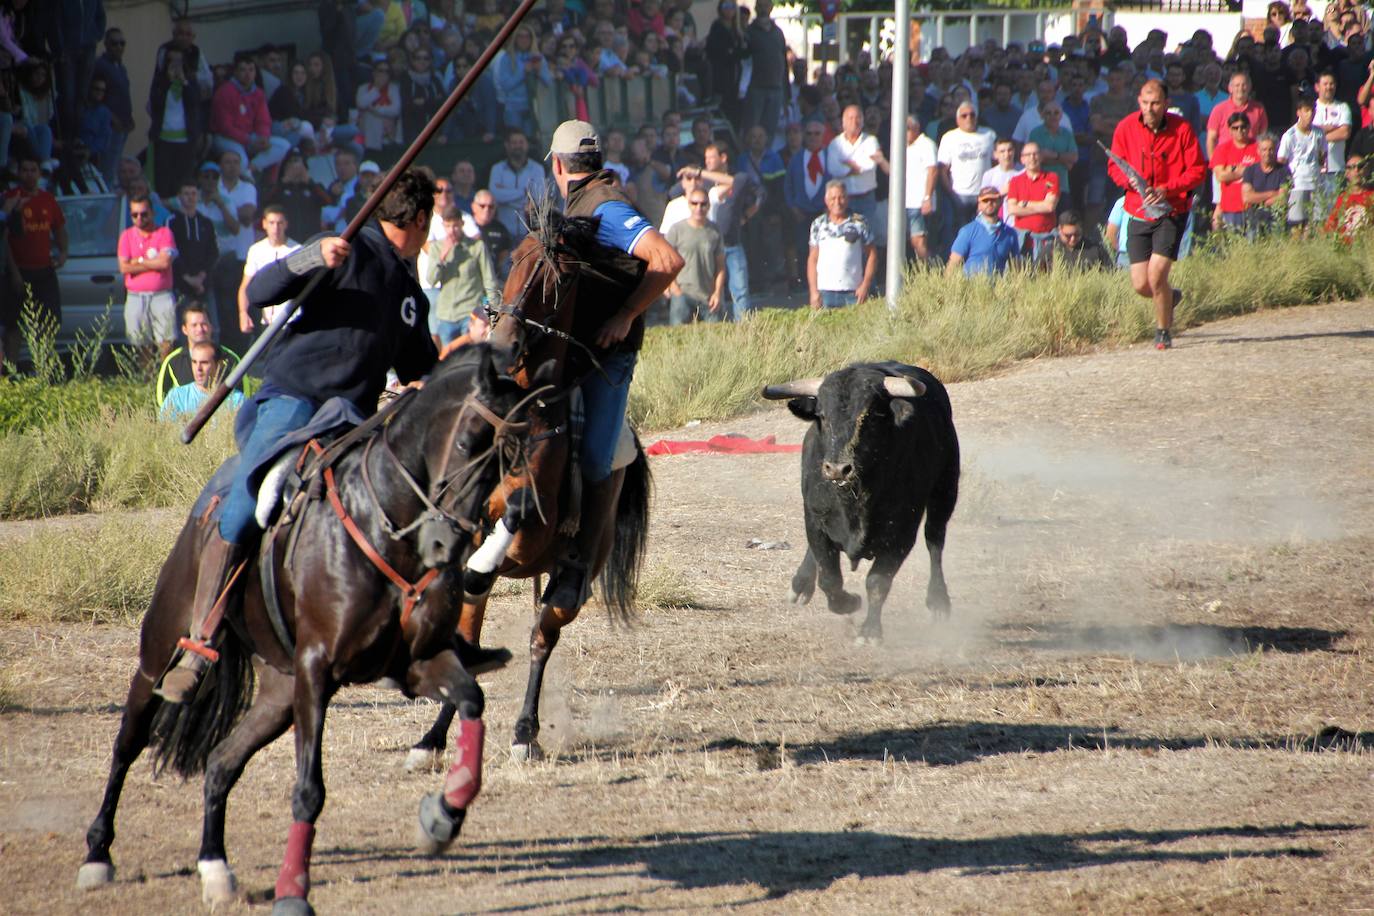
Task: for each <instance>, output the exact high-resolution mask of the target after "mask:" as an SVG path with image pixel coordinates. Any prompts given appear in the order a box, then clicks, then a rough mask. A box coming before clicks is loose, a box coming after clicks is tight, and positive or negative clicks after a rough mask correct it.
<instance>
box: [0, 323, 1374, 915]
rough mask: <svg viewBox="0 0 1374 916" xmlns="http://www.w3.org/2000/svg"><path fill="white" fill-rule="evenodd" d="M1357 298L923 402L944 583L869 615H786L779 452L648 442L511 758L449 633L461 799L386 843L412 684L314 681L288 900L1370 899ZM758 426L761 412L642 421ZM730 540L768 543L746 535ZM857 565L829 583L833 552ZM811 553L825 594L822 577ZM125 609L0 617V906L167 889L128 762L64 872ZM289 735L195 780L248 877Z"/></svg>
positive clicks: (903, 580)
mask: <svg viewBox="0 0 1374 916" xmlns="http://www.w3.org/2000/svg"><path fill="white" fill-rule="evenodd" d="M1371 328H1374V304H1370V303H1362V304H1344V305H1333V306H1326V307H1314V308H1304V309H1294V310H1289V311H1281V312H1270V313H1265V314H1259V315H1253V316H1249V317H1245V318H1241V319H1237V320H1232V321H1227V322H1222V323H1218V324H1214V325H1210V326H1207V327H1203V328H1199V329H1194V330H1192V331H1189V332H1186V333H1184V334H1182V335H1180V337H1179V339H1178V346H1177V348H1176V349H1175V350H1174V351H1172V352H1170V353H1163V354H1161V353H1157V352H1156V351H1154V350H1153V349H1148V348H1146V347H1143V346H1142V347H1136V348H1132V349H1128V350H1124V351H1116V352H1105V353H1100V354H1093V355H1088V356H1083V357H1078V358H1072V359H1060V360H1052V361H1043V362H1035V363H1030V364H1026V365H1023V366H1019V367H1017V368H1016V369H1014V370H1013V371H1011V372H1009V373H1008V374H1006V375H1004V376H1002V377H999V378H995V379H990V380H986V381H982V382H976V383H970V384H959V385H953V386H951V389H950V396H951V399H952V401H953V404H954V411H955V421H956V423H957V424H958V427H959V431H960V434H961V439H962V443H963V448H964V454H965V465H964V469H965V477H964V485H963V493H962V496H961V503H960V507H959V509H958V510H957V511H956V513H955V516H954V519H953V521H952V522H951V526H950V539H949V544H948V547H947V550H946V552H945V561H946V564H945V565H946V573H947V576H948V580H949V583H950V590H951V593H952V597H953V601H954V614H953V617H952V618H951V619H950V620H949V621H948V622H946V623H939V624H937V623H933V622H932V621H931V620H930V619H929V617H928V615H927V613H926V611H925V609H924V606H923V596H924V590H925V582H926V562H925V556H924V550H923V549H922V548H921V547H920V546H918V547H917V549H916V551H914V552H913V555H912V556H911V557H910V559H909V560H908V562H907V564H906V566H905V567H904V568H903V570H902V572H901V574H900V576H899V577H898V581H897V586H896V588H895V589H894V594H893V597H892V599H891V601H890V602H889V605H888V609H887V615H886V624H887V639H886V642H885V643H884V644H883V645H882V646H880V647H876V648H874V647H858V646H855V645H854V644H853V640H852V628H853V623H852V622H851V621H850V620H849V619H846V618H839V617H836V616H833V615H831V614H830V613H829V612H828V611H826V610H825V609H824V606H823V604H822V606H820V607H817V606H815V605H813V606H811V607H807V608H796V607H793V606H791V605H789V604H787V603H786V601H785V598H786V595H787V590H788V581H789V579H790V576H791V574H792V571H793V569H794V568H795V566H796V564H797V563H798V561H799V560H800V559H801V556H802V552H803V550H804V548H805V538H804V536H803V533H802V526H801V504H800V493H799V488H798V457H797V456H796V455H768V456H754V457H726V456H713V455H702V456H685V457H677V458H665V459H654V461H653V470H654V474H655V478H656V483H657V496H656V502H655V505H654V510H653V511H654V516H653V529H652V532H651V538H652V546H651V558H650V567H651V568H650V571H649V583H648V588H647V591H648V593H649V596H650V597H654V598H657V599H659V600H664V599H666V598H668V597H671V596H673V595H676V597H677V599H678V600H679V601H684V602H685V603H687V604H689V605H690V606H689V607H686V608H683V609H676V610H658V609H651V610H646V611H645V612H644V614H643V618H642V620H641V621H640V623H639V625H638V626H637V627H635V628H633V629H631V630H626V629H624V628H617V627H613V626H611V625H610V624H609V623H608V622H607V620H606V619H605V615H604V614H602V613H600V612H598V611H594V610H589V611H588V612H587V613H586V614H585V615H584V617H583V619H582V620H580V621H578V622H577V623H576V624H575V625H574V626H572V627H571V628H569V629H568V630H567V631H566V634H565V636H564V640H563V643H562V645H561V646H560V647H559V649H558V651H557V653H556V655H555V658H554V662H553V664H552V666H551V670H550V675H549V681H548V689H547V691H546V694H545V703H544V724H545V730H544V744H545V747H546V749H547V750H548V751H549V752H550V756H549V759H547V760H545V761H542V762H538V763H533V764H516V763H512V762H511V761H510V760H509V759H508V758H507V755H506V753H505V750H504V747H505V745H506V743H507V742H508V741H509V735H510V729H511V727H512V724H513V721H514V718H515V715H516V713H517V711H518V707H519V704H520V699H521V696H522V693H523V688H524V680H525V666H524V664H523V658H522V656H523V652H522V651H518V650H520V648H521V646H523V645H524V642H525V634H526V630H527V627H528V625H529V608H528V601H529V599H528V593H527V592H526V591H521V592H519V593H518V594H515V593H510V594H508V595H507V596H506V597H504V598H502V599H501V600H500V601H498V602H497V603H496V604H495V606H494V607H493V610H492V612H491V615H490V617H489V621H490V622H489V624H488V630H487V639H488V641H489V642H490V643H492V644H497V645H506V646H509V647H510V648H512V649H515V650H517V661H516V663H515V664H513V665H512V666H511V667H510V668H508V669H506V670H505V671H502V672H498V673H495V674H492V675H489V676H487V677H485V678H484V684H485V686H486V689H487V696H488V712H487V722H488V728H489V736H490V740H489V742H488V750H487V770H486V779H485V787H484V791H483V794H482V796H481V798H480V799H479V800H478V802H477V803H476V804H475V806H474V808H473V810H472V813H471V815H470V817H469V818H468V822H467V825H466V826H465V828H464V833H463V836H462V838H461V840H460V842H459V843H458V844H457V845H456V846H455V847H454V849H453V851H452V852H451V853H450V854H449V855H448V856H446V857H444V858H439V859H432V858H425V857H423V856H421V855H419V854H418V853H416V852H415V851H414V850H413V847H412V845H411V838H412V834H413V822H414V818H415V810H416V805H417V802H418V800H419V798H420V796H421V795H422V794H423V793H425V792H428V791H433V790H434V789H436V788H437V787H438V786H439V783H440V777H438V776H437V775H433V774H415V775H412V774H407V773H405V772H403V771H402V769H401V761H402V759H403V757H404V752H405V749H406V748H407V747H408V746H409V744H411V743H412V742H413V741H414V740H415V739H416V738H418V736H419V735H420V733H421V731H422V729H423V727H424V726H425V725H427V724H428V722H429V720H430V718H431V716H432V715H433V712H434V707H433V706H432V705H430V704H428V703H424V702H408V701H405V700H404V699H402V698H401V697H400V696H399V695H398V694H396V693H393V692H388V691H385V690H382V689H376V688H357V689H352V690H349V691H346V692H345V693H344V694H343V695H342V696H341V697H340V699H339V701H338V702H337V703H335V705H334V706H333V707H332V708H331V711H330V716H329V722H328V725H327V732H326V757H325V773H326V780H327V785H328V788H329V793H330V794H329V797H328V801H327V803H326V807H325V811H324V814H323V816H322V817H321V819H320V823H319V838H318V840H317V843H316V856H315V866H314V873H313V874H314V879H315V889H314V892H313V893H312V901H313V903H314V904H315V906H316V907H317V908H318V909H319V910H320V911H321V912H334V913H339V912H358V913H407V914H418V913H451V912H510V911H555V912H604V911H639V910H653V911H659V910H688V909H695V910H703V909H723V908H736V909H741V910H748V911H757V912H785V913H795V912H813V911H814V912H827V913H830V912H852V911H865V912H901V913H907V912H926V911H940V912H965V913H973V912H977V913H983V912H1028V911H1029V912H1043V911H1086V912H1104V911H1106V912H1128V913H1142V912H1169V913H1173V912H1179V911H1206V912H1244V913H1254V912H1260V911H1274V912H1295V911H1307V912H1334V911H1345V910H1368V909H1369V908H1370V906H1371V901H1374V868H1372V867H1371V863H1374V832H1371V828H1370V823H1371V815H1372V814H1374V804H1372V803H1371V788H1374V786H1372V785H1371V777H1372V776H1374V755H1371V753H1370V749H1371V747H1374V707H1372V706H1371V692H1372V691H1374V663H1372V661H1371V658H1372V656H1371V652H1372V651H1374V643H1371V639H1372V638H1374V620H1371V608H1372V607H1374V601H1372V600H1371V598H1374V585H1372V584H1371V583H1374V523H1371V521H1370V518H1371V515H1370V509H1371V507H1372V505H1374V493H1371V486H1370V481H1371V480H1374V449H1371V448H1370V443H1371V442H1374V398H1372V397H1371V396H1370V379H1371V378H1374V331H1371V330H1370V329H1371ZM717 432H738V433H744V434H748V435H755V436H756V435H765V434H770V433H772V434H776V435H777V436H778V437H779V440H780V441H788V442H796V441H800V439H801V435H802V433H803V428H802V426H801V424H800V423H799V422H797V421H795V420H793V419H792V418H791V416H790V415H789V414H788V413H787V412H786V411H785V410H783V409H781V408H775V409H771V410H767V411H763V412H760V413H757V414H755V415H753V416H749V417H745V418H742V419H739V420H735V421H730V422H727V423H712V424H703V425H701V426H697V427H694V428H691V429H688V430H679V431H675V432H672V433H668V434H665V435H669V436H672V437H674V438H685V437H698V436H705V435H708V434H713V433H717ZM753 538H758V539H761V540H764V541H769V542H785V545H786V546H781V545H779V546H778V549H771V550H762V549H758V548H750V547H748V546H746V545H747V544H748V542H749V541H750V540H751V539H753ZM861 572H862V570H861ZM849 581H850V582H851V583H854V586H856V587H858V590H860V591H861V583H860V580H858V579H857V578H856V576H855V574H849ZM135 649H136V632H135V630H134V629H133V628H123V627H80V626H67V627H58V628H44V629H41V630H39V629H37V628H34V627H32V626H19V625H16V624H9V625H4V626H0V667H3V668H4V669H7V671H8V672H9V673H10V674H11V682H12V683H15V684H17V687H16V690H17V692H18V694H19V707H18V708H17V709H11V710H9V711H7V712H3V713H0V887H3V888H4V890H3V893H4V903H3V905H0V909H3V910H5V911H7V912H12V913H36V912H45V913H51V912H59V913H66V912H81V911H92V910H97V911H100V912H108V913H167V912H189V911H194V910H195V909H196V908H197V907H198V906H199V905H200V904H199V899H200V897H199V888H198V884H197V880H196V878H195V876H194V865H195V855H196V849H197V844H198V838H199V815H200V787H199V784H198V783H190V784H184V783H181V782H178V781H177V780H175V779H172V778H163V779H161V780H159V781H157V782H154V781H152V780H151V778H150V773H149V769H148V766H147V764H146V763H145V762H142V761H140V763H139V765H137V766H136V767H135V768H134V770H133V772H132V774H131V776H130V779H129V783H128V788H127V790H126V793H125V801H124V806H123V808H122V810H121V813H120V817H119V821H118V828H119V837H118V840H117V841H116V843H115V846H114V858H115V862H116V865H117V866H118V868H119V872H118V875H117V881H116V883H115V884H114V885H113V886H112V887H109V888H107V889H103V890H101V891H97V892H95V893H92V894H83V893H81V892H79V891H77V890H75V888H74V882H75V877H76V870H77V866H78V865H79V864H80V862H81V860H82V857H83V853H84V843H83V840H82V837H83V834H84V831H85V827H86V824H87V823H88V821H89V819H90V818H91V816H92V815H93V814H94V812H95V809H96V806H97V804H98V802H99V798H100V792H101V788H102V786H103V782H104V778H105V771H106V766H107V763H108V747H109V743H110V741H111V740H112V738H113V735H114V731H115V727H116V722H117V715H118V704H119V703H120V702H121V700H122V696H123V689H124V686H125V684H126V683H127V678H128V675H129V673H130V672H131V671H132V669H133V664H134V653H135ZM293 776H294V768H293V764H292V759H291V752H290V748H289V746H288V743H286V742H279V743H278V744H277V745H275V746H273V747H271V748H269V749H268V750H267V751H265V752H264V753H262V754H261V755H260V756H259V757H258V758H257V759H256V760H254V762H253V763H252V764H251V765H250V766H249V769H248V771H247V773H246V775H245V777H244V779H243V781H242V782H241V783H240V785H239V787H238V789H237V790H236V791H235V793H234V795H233V796H232V798H231V803H230V810H229V831H228V842H229V849H230V856H231V862H232V864H233V865H234V866H235V868H236V870H237V873H238V877H239V880H240V883H241V885H242V887H243V889H244V890H245V892H246V895H247V898H246V900H245V902H244V903H243V904H239V905H236V906H234V907H231V908H230V909H231V910H233V911H235V912H238V911H242V910H244V908H245V907H255V909H256V911H257V912H262V911H263V910H262V905H263V903H262V901H263V900H264V898H265V897H266V895H267V894H268V892H269V891H270V888H271V887H272V885H273V883H274V881H275V875H276V867H277V864H278V862H279V861H280V855H281V852H282V848H283V843H284V840H285V836H286V829H287V826H288V823H289V821H290V807H289V794H290V789H291V782H292V779H293Z"/></svg>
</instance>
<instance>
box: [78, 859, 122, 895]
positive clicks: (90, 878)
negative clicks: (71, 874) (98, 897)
mask: <svg viewBox="0 0 1374 916" xmlns="http://www.w3.org/2000/svg"><path fill="white" fill-rule="evenodd" d="M113 883H114V863H112V862H87V863H85V864H84V865H82V866H81V868H80V870H79V871H77V873H76V887H77V890H83V891H93V890H95V889H96V888H97V887H104V886H105V885H107V884H113Z"/></svg>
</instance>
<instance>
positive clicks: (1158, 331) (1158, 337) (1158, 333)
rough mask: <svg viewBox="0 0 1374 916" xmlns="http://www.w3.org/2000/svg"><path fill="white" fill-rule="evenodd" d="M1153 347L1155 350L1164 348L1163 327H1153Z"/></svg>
mask: <svg viewBox="0 0 1374 916" xmlns="http://www.w3.org/2000/svg"><path fill="white" fill-rule="evenodd" d="M1155 349H1156V350H1163V349H1164V329H1163V328H1155Z"/></svg>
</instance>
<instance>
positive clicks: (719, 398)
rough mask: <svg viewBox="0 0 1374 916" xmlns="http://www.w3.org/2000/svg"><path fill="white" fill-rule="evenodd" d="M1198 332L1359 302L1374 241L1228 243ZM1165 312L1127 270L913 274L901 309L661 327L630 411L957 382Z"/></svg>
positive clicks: (876, 307)
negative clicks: (847, 370)
mask: <svg viewBox="0 0 1374 916" xmlns="http://www.w3.org/2000/svg"><path fill="white" fill-rule="evenodd" d="M1174 277H1175V278H1176V281H1177V284H1178V286H1179V287H1180V288H1182V289H1183V290H1184V291H1185V293H1186V297H1185V299H1184V301H1183V303H1182V304H1181V306H1180V307H1179V311H1178V314H1177V316H1176V317H1175V323H1176V326H1178V327H1187V326H1189V325H1193V324H1197V323H1199V322H1202V321H1211V320H1215V319H1218V318H1224V317H1227V316H1230V315H1238V314H1242V313H1245V312H1249V311H1253V310H1255V309H1260V308H1272V307H1276V306H1290V305H1304V304H1310V303H1316V302H1328V301H1333V300H1338V299H1354V298H1359V297H1360V296H1364V295H1367V294H1369V293H1370V292H1371V291H1372V290H1374V236H1370V235H1367V236H1365V237H1363V238H1361V239H1359V240H1357V242H1356V243H1355V245H1354V246H1346V245H1343V244H1341V243H1339V242H1336V241H1333V240H1332V239H1330V238H1329V237H1325V236H1323V237H1319V238H1312V239H1305V240H1301V241H1298V240H1293V239H1289V238H1286V237H1282V236H1279V237H1272V238H1268V239H1264V240H1261V241H1258V242H1254V243H1248V242H1245V241H1243V240H1234V241H1224V242H1220V243H1214V244H1212V245H1209V246H1208V247H1207V248H1206V249H1204V250H1202V251H1200V252H1198V253H1196V254H1195V255H1194V256H1192V257H1190V258H1186V259H1184V260H1183V261H1181V262H1179V265H1178V267H1177V269H1176V271H1175V273H1174ZM1153 328H1154V317H1153V307H1152V306H1151V304H1150V303H1149V302H1147V301H1146V300H1144V299H1142V298H1140V297H1139V296H1137V295H1136V294H1135V293H1134V292H1133V291H1132V289H1131V285H1130V279H1129V277H1128V275H1127V274H1126V272H1125V271H1112V272H1104V271H1100V272H1090V273H1078V272H1073V271H1065V270H1055V271H1054V272H1052V273H1038V272H1034V271H1031V270H1028V269H1025V268H1015V269H1012V270H1010V271H1008V272H1007V273H1006V274H1004V275H1003V276H1001V277H998V278H995V279H993V278H987V277H977V278H964V277H956V278H946V277H945V276H944V275H943V274H941V273H938V272H933V271H927V270H911V271H909V272H908V273H907V275H906V280H905V283H904V285H903V288H902V294H901V298H900V301H899V305H898V308H897V310H896V312H895V314H892V313H889V311H888V309H887V307H886V305H885V303H883V302H882V301H880V300H870V301H869V302H866V303H861V304H860V305H858V306H855V307H853V308H848V309H839V310H834V311H827V312H812V311H810V310H808V309H802V310H797V311H787V310H770V311H766V312H762V313H760V314H758V315H756V316H755V317H754V318H753V319H751V320H750V321H746V322H742V323H740V324H710V325H694V326H691V327H682V328H654V329H652V330H650V331H649V333H648V334H647V335H646V338H645V344H644V352H643V354H642V357H641V359H640V361H639V368H638V370H637V372H636V375H635V381H634V385H633V387H632V388H631V390H630V415H631V417H632V418H633V419H634V420H635V422H636V423H638V424H639V425H641V426H643V427H645V428H649V429H665V428H671V427H675V426H680V425H681V424H683V423H685V422H687V421H688V420H693V419H715V418H721V417H727V416H732V415H735V414H738V413H742V412H744V411H746V410H749V409H750V408H751V407H753V406H754V405H756V404H758V403H759V391H760V389H761V388H762V387H763V386H764V385H768V384H773V383H776V382H782V381H786V380H787V379H791V378H803V377H811V376H819V375H824V374H826V373H828V372H831V371H833V370H834V369H836V368H839V367H840V366H843V365H845V364H847V363H850V362H854V361H857V360H875V359H895V360H900V361H902V362H906V363H916V364H919V365H922V366H925V367H926V368H928V369H930V370H931V371H932V372H934V373H935V374H936V375H938V376H940V377H941V379H943V380H944V381H947V382H953V381H961V380H965V379H971V378H977V377H980V376H984V375H987V374H988V373H990V372H993V371H996V370H997V369H999V368H1002V367H1004V366H1006V365H1008V364H1010V363H1012V362H1014V361H1016V360H1020V359H1032V358H1035V357H1041V356H1058V355H1064V354H1069V353H1075V352H1081V351H1083V350H1086V349H1089V348H1091V347H1094V346H1097V345H1100V344H1108V345H1122V344H1127V343H1132V342H1134V341H1138V340H1141V339H1145V338H1148V337H1149V335H1150V334H1151V333H1153Z"/></svg>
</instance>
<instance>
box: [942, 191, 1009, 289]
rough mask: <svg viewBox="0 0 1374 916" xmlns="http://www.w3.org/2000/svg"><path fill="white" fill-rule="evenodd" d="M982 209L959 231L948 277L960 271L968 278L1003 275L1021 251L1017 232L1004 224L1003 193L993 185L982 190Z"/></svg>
mask: <svg viewBox="0 0 1374 916" xmlns="http://www.w3.org/2000/svg"><path fill="white" fill-rule="evenodd" d="M977 207H978V210H977V212H976V213H975V214H974V216H973V219H972V220H971V221H970V222H969V223H968V225H966V226H964V228H962V229H960V230H959V234H958V235H957V236H955V238H954V245H953V247H951V248H950V252H949V263H947V264H946V265H945V274H946V275H947V276H951V277H952V276H954V274H956V273H958V272H959V271H960V269H962V270H963V272H964V275H965V276H969V277H971V276H974V275H975V274H1000V273H1001V272H1002V271H1004V270H1006V269H1007V265H1008V264H1010V263H1011V259H1012V258H1014V257H1016V253H1017V252H1018V251H1020V248H1021V246H1020V240H1019V238H1018V237H1017V235H1016V230H1015V229H1013V228H1011V227H1010V226H1008V225H1007V224H1006V223H1004V222H1002V218H1001V216H999V215H998V214H1000V213H1001V212H1002V192H1001V191H999V190H997V188H995V187H994V186H992V185H987V186H985V187H983V188H981V189H980V190H979V191H978V201H977Z"/></svg>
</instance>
